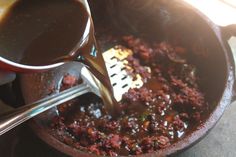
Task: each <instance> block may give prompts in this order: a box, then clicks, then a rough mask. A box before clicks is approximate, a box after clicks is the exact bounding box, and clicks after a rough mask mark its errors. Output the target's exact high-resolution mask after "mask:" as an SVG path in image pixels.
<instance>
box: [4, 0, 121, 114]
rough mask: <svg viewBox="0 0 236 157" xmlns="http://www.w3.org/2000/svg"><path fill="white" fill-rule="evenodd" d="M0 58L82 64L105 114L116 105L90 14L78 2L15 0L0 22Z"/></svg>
mask: <svg viewBox="0 0 236 157" xmlns="http://www.w3.org/2000/svg"><path fill="white" fill-rule="evenodd" d="M0 56H1V57H3V58H5V59H7V60H10V61H13V62H16V63H20V64H23V65H33V66H41V65H49V64H52V63H56V62H67V61H79V62H83V63H84V64H85V65H86V66H87V67H88V68H89V70H90V71H91V72H92V74H94V76H95V77H96V78H97V79H98V81H97V82H96V83H97V85H98V87H99V88H100V92H101V95H102V99H103V101H104V104H105V107H106V109H107V111H108V112H109V113H110V114H112V115H114V112H115V108H116V107H117V106H118V105H116V104H117V102H116V100H115V99H114V97H113V94H112V93H113V91H112V87H111V84H110V80H109V77H108V74H107V70H106V66H105V63H104V60H103V57H102V53H101V51H99V48H98V46H97V43H96V40H95V37H94V27H93V22H92V18H91V15H90V13H89V11H88V9H86V7H85V6H84V4H82V3H81V2H80V1H79V0H50V1H42V0H18V1H17V2H15V3H14V4H13V5H12V6H11V7H10V8H9V9H8V10H7V11H6V12H5V14H4V16H3V17H2V19H1V21H0Z"/></svg>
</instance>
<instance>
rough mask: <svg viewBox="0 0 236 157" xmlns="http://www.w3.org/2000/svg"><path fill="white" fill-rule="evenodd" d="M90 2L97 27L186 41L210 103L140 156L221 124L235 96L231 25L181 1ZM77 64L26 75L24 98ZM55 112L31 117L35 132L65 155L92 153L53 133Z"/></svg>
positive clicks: (176, 147) (174, 149) (192, 139)
mask: <svg viewBox="0 0 236 157" xmlns="http://www.w3.org/2000/svg"><path fill="white" fill-rule="evenodd" d="M91 5H92V13H93V16H94V19H95V26H96V25H100V24H101V21H104V20H105V21H106V22H104V23H105V24H106V23H107V22H109V21H110V23H112V24H114V30H115V31H117V32H122V33H129V34H130V33H132V34H135V35H140V34H141V35H143V36H146V37H147V38H151V39H154V40H171V39H172V37H173V36H175V37H176V36H178V37H179V41H181V43H183V45H184V46H187V47H189V48H190V49H192V54H191V57H190V58H191V62H192V63H194V64H196V66H197V68H198V70H199V76H200V78H201V82H200V86H201V89H202V90H203V91H204V92H205V94H206V98H207V101H208V102H209V104H210V112H209V115H208V116H207V117H206V118H205V121H204V123H203V124H202V125H201V126H198V127H197V128H195V129H194V130H193V131H192V132H191V133H189V134H188V135H187V136H185V137H184V138H183V139H182V140H180V141H179V142H177V143H175V144H173V145H171V146H170V147H168V148H166V149H163V150H160V151H158V152H155V153H151V154H145V155H141V156H143V157H145V156H146V157H152V156H153V157H154V156H155V157H156V156H168V155H173V154H175V153H178V152H181V151H183V150H184V149H187V148H189V147H190V146H192V145H193V144H195V143H196V142H198V141H199V140H200V139H201V138H203V137H204V136H205V135H206V134H207V133H208V132H209V131H210V130H211V129H212V128H213V126H214V125H215V124H216V123H217V121H218V120H219V119H220V117H221V116H222V114H223V112H224V110H225V108H226V107H227V105H229V104H230V103H231V101H232V98H233V85H234V81H235V67H234V61H233V56H232V52H231V49H230V47H229V45H228V44H227V40H228V39H229V37H230V34H229V31H227V28H220V27H218V26H216V25H214V24H213V23H212V22H211V21H210V20H209V19H207V18H206V17H205V16H204V15H202V14H201V13H199V12H198V11H197V10H195V9H193V8H191V7H190V6H188V5H186V4H184V3H182V2H179V1H171V2H165V1H161V0H160V1H158V2H157V0H147V1H142V0H129V1H127V0H120V1H115V0H114V1H111V0H108V1H106V0H100V1H93V3H91ZM107 5H108V6H109V7H106V6H107ZM131 6H132V7H131ZM107 8H108V9H107ZM117 10H118V12H116V11H117ZM95 28H96V27H95ZM79 67H80V64H79V63H68V64H65V65H63V66H62V67H59V68H57V69H54V70H51V71H48V72H44V73H38V74H25V75H22V76H21V87H22V93H23V96H24V99H25V102H26V103H30V102H33V101H35V100H38V99H39V98H42V97H45V96H46V95H48V94H49V89H51V88H52V86H54V87H56V85H58V84H59V82H60V81H61V79H62V77H63V75H65V74H67V73H69V74H72V75H76V76H79V71H80V68H79ZM56 111H57V109H56V108H54V109H51V110H50V111H47V112H45V113H43V114H41V115H40V116H38V117H36V118H35V119H33V120H32V121H31V126H32V128H33V129H34V130H35V132H36V134H37V135H38V136H39V137H40V138H41V139H43V140H44V141H45V142H46V143H47V144H49V145H50V146H52V147H54V148H56V149H57V150H59V151H61V152H63V153H65V154H67V155H70V156H74V157H79V156H85V157H91V156H94V155H91V154H88V153H85V152H81V151H79V150H76V149H74V148H72V147H70V146H67V145H66V144H64V143H62V142H60V141H59V140H57V139H56V138H54V137H53V136H52V132H51V131H50V129H49V123H50V120H51V118H52V117H53V116H54V115H56V114H57V112H56Z"/></svg>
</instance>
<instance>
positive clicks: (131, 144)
mask: <svg viewBox="0 0 236 157" xmlns="http://www.w3.org/2000/svg"><path fill="white" fill-rule="evenodd" d="M97 34H99V32H98V33H97ZM102 36H108V37H107V39H106V37H103V38H104V39H103V40H105V42H103V40H102V43H105V45H106V44H111V45H113V44H112V43H113V40H111V39H116V42H115V43H116V44H119V45H122V46H123V48H125V47H126V48H129V49H131V50H132V51H133V55H130V56H129V57H128V58H127V60H128V63H127V64H128V66H129V67H132V69H133V70H132V71H129V69H127V72H129V73H131V74H133V75H136V74H139V75H141V76H142V78H143V81H144V82H145V83H144V86H143V87H141V88H139V89H137V88H134V89H130V90H129V91H128V92H127V93H125V94H124V95H123V97H122V101H121V102H119V105H120V108H121V109H122V113H121V114H120V115H119V116H117V117H115V118H114V117H111V116H110V115H109V114H107V112H106V110H105V108H104V107H103V103H102V101H101V100H100V99H99V98H98V97H96V96H95V95H92V94H87V95H84V96H82V97H79V98H78V99H75V100H73V101H71V102H68V103H65V104H64V105H61V106H59V108H58V109H59V113H60V115H59V116H56V117H55V119H54V120H53V121H52V123H51V128H52V131H53V134H54V135H55V137H56V138H58V139H59V140H61V141H62V142H64V143H66V144H68V145H70V146H72V147H75V148H77V149H80V150H83V151H88V152H92V153H94V154H96V155H101V156H128V155H140V154H145V153H152V152H154V151H159V150H161V149H164V148H167V147H169V146H171V145H172V144H174V143H175V142H177V141H179V140H181V139H182V138H184V137H185V136H186V135H188V133H190V132H191V131H192V130H193V129H195V128H196V126H199V125H200V123H201V122H202V120H203V119H204V116H205V115H206V113H207V111H208V104H207V102H206V101H205V98H204V94H203V93H202V92H201V91H200V89H199V86H198V83H197V80H198V79H199V78H198V77H197V73H196V70H197V69H196V67H195V66H194V65H193V64H191V63H189V61H188V57H187V56H188V53H189V51H188V50H187V49H185V48H184V47H182V46H178V45H177V46H176V45H172V44H170V43H168V42H165V41H163V42H156V41H148V40H144V39H142V38H138V37H134V36H124V37H122V38H120V37H119V36H118V37H117V36H114V37H113V36H112V37H110V35H109V34H103V35H102ZM98 39H100V38H98ZM101 39H102V38H101ZM99 41H100V40H99ZM102 46H103V45H102ZM105 50H106V49H105ZM105 50H104V51H105ZM145 66H148V67H150V69H151V73H149V72H147V71H146V70H145V68H144V67H145ZM71 78H73V76H71V75H65V76H64V79H63V81H62V85H61V87H62V90H63V89H65V88H68V87H70V86H73V85H76V81H70V80H76V79H78V78H74V79H71Z"/></svg>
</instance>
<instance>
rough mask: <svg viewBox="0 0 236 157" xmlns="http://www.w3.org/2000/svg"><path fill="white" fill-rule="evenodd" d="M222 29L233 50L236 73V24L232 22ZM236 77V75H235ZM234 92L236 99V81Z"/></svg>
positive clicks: (235, 98)
mask: <svg viewBox="0 0 236 157" xmlns="http://www.w3.org/2000/svg"><path fill="white" fill-rule="evenodd" d="M221 29H222V35H223V40H225V41H224V42H226V44H228V46H229V48H230V50H231V52H232V57H233V59H232V62H233V63H234V64H233V65H234V70H235V75H236V24H231V25H228V26H224V27H222V28H221ZM235 77H236V76H235ZM233 90H234V93H233V99H232V100H233V101H235V100H236V83H234V89H233Z"/></svg>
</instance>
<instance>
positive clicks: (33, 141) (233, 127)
mask: <svg viewBox="0 0 236 157" xmlns="http://www.w3.org/2000/svg"><path fill="white" fill-rule="evenodd" d="M0 108H1V112H4V111H5V110H6V109H8V108H7V107H6V106H3V104H2V103H1V102H0ZM0 157H67V156H66V155H63V154H62V153H59V152H58V151H57V150H55V149H53V148H50V147H49V146H47V145H46V144H45V143H44V142H42V141H41V140H40V139H39V138H38V137H36V136H35V135H34V133H33V132H32V131H31V129H30V128H29V127H28V125H27V123H25V124H23V125H21V126H20V127H18V128H16V129H14V130H12V131H10V132H8V133H7V134H5V135H3V136H1V137H0ZM176 157H236V103H232V104H231V105H230V106H229V107H228V109H227V110H226V112H225V114H224V116H223V117H222V119H221V120H220V122H219V123H218V124H217V125H216V127H215V128H214V129H213V130H212V131H211V132H210V133H209V134H208V135H207V136H206V137H205V138H204V139H203V140H202V141H201V142H200V143H198V144H196V145H195V146H193V147H192V148H190V149H188V150H187V151H185V152H183V153H181V154H179V155H177V156H176Z"/></svg>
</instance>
